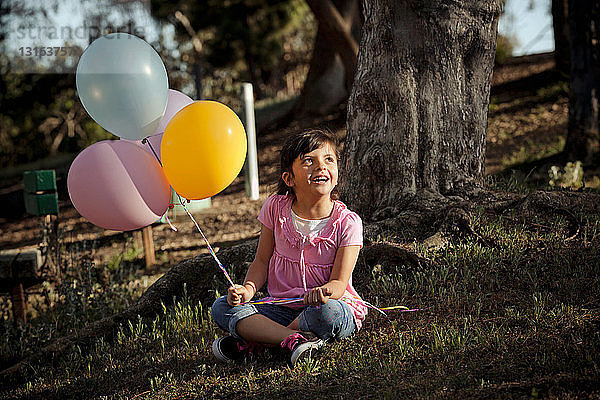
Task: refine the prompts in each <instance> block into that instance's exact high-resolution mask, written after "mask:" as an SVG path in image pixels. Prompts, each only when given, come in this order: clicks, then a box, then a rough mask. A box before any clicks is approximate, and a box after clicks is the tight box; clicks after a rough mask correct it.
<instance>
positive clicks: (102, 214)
mask: <svg viewBox="0 0 600 400" xmlns="http://www.w3.org/2000/svg"><path fill="white" fill-rule="evenodd" d="M67 187H68V189H69V196H70V197H71V201H72V203H73V205H74V206H75V208H76V209H77V211H79V213H80V214H81V215H82V216H84V217H85V218H86V219H88V220H89V221H90V222H91V223H93V224H95V225H98V226H100V227H102V228H106V229H112V230H117V231H129V230H133V229H139V228H142V227H144V226H147V225H149V224H151V223H153V222H155V221H156V220H158V219H159V218H160V217H161V216H162V215H163V214H164V213H165V212H166V211H167V208H168V207H169V202H170V198H171V189H170V186H169V183H168V182H167V178H166V177H165V174H164V173H163V170H162V168H161V167H160V165H159V163H158V161H156V159H155V158H154V156H152V155H150V154H149V153H147V152H145V151H144V150H142V149H141V148H140V147H139V146H138V145H136V144H135V143H132V142H131V141H127V140H104V141H101V142H98V143H94V144H92V145H91V146H88V147H87V148H85V149H84V150H83V151H82V152H81V153H79V155H78V156H77V157H76V158H75V160H74V161H73V164H71V168H70V169H69V175H68V177H67Z"/></svg>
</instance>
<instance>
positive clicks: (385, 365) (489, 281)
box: [0, 212, 600, 399]
mask: <svg viewBox="0 0 600 400" xmlns="http://www.w3.org/2000/svg"><path fill="white" fill-rule="evenodd" d="M578 217H579V219H580V220H581V221H582V227H581V232H580V234H579V235H578V236H577V237H576V238H575V239H572V240H566V238H567V236H568V233H567V231H568V230H567V221H566V220H563V219H561V218H556V219H554V220H552V221H550V222H548V221H522V220H518V219H516V218H514V217H512V216H510V215H507V216H490V215H487V214H485V213H483V212H479V213H478V214H477V215H475V217H474V219H473V221H474V227H475V229H476V230H477V231H478V232H480V233H481V234H482V235H483V236H485V237H487V238H490V239H492V240H493V242H494V243H495V246H492V245H485V244H482V243H480V242H475V241H473V240H470V239H453V240H451V242H450V243H449V245H447V246H446V247H445V248H443V249H441V250H437V251H430V250H426V249H423V248H418V246H417V250H418V252H419V253H420V255H421V256H423V257H426V258H428V259H429V260H431V261H432V262H431V264H430V265H422V266H420V267H418V266H414V265H390V264H381V265H375V266H373V267H372V268H371V275H370V277H368V279H366V281H367V284H365V285H364V286H363V287H361V288H359V292H360V293H361V294H362V295H363V296H364V298H365V299H367V300H368V301H370V302H372V303H374V304H377V305H379V306H388V305H405V306H408V307H411V308H421V309H423V310H422V311H418V312H411V313H401V312H397V311H389V312H388V316H387V317H385V316H383V315H380V314H378V313H376V312H371V313H370V315H369V316H368V318H367V320H366V322H365V326H364V328H363V329H362V330H361V331H360V332H359V333H358V334H357V335H355V336H354V337H352V338H350V339H347V340H343V341H339V342H335V343H331V344H328V345H327V346H326V348H325V350H324V351H323V352H322V354H321V355H320V356H318V357H315V358H313V359H309V360H307V361H305V362H303V363H302V364H300V365H299V366H298V367H297V368H295V369H290V368H289V367H287V366H286V364H285V362H284V360H283V359H282V358H281V357H280V356H278V355H277V354H275V353H274V352H267V354H265V355H263V356H261V357H259V358H258V359H256V360H253V361H247V362H245V363H241V364H235V365H224V364H220V363H218V362H217V361H216V359H215V358H214V356H213V355H212V352H211V348H210V345H211V342H212V340H214V338H215V337H217V336H218V335H221V334H222V333H221V332H220V331H219V330H218V329H217V328H215V326H214V324H213V323H212V321H211V319H210V313H209V312H208V310H207V309H206V308H203V307H202V306H201V305H200V304H198V303H195V302H193V301H191V300H190V299H189V298H188V297H187V296H186V294H185V290H184V291H182V297H181V298H180V299H178V300H177V301H176V302H175V303H174V305H173V306H171V307H169V308H167V307H163V309H162V310H161V312H159V313H158V314H157V315H156V316H155V317H154V318H153V319H148V320H143V319H138V320H134V321H130V322H129V323H127V324H124V325H122V326H121V327H120V328H119V330H118V332H117V334H116V335H115V336H114V337H112V338H110V339H109V338H99V339H98V340H97V341H96V342H94V343H93V344H92V345H91V346H89V347H86V348H80V347H76V348H73V349H71V351H70V352H69V353H68V354H67V355H65V356H63V357H61V358H59V359H57V360H54V361H53V362H51V363H50V362H49V363H45V364H44V365H38V366H31V368H30V370H29V371H28V375H27V377H26V379H25V380H24V381H23V382H21V383H19V384H17V385H16V386H15V385H13V386H8V387H5V388H3V389H1V390H2V391H0V397H2V398H13V397H33V398H42V397H43V398H49V399H52V398H56V399H58V398H111V399H121V398H123V399H124V398H133V397H135V398H136V399H144V398H147V399H150V398H165V399H179V398H234V397H240V398H300V399H312V398H365V399H366V398H383V399H386V398H389V399H396V398H441V397H444V398H447V397H451V398H487V397H495V398H499V397H501V398H505V397H509V398H513V397H519V398H521V397H525V398H530V397H533V398H536V397H561V398H562V397H569V398H570V397H588V396H591V397H593V396H598V395H599V394H600V392H599V388H598V384H597V382H598V381H599V380H600V363H599V359H598V354H600V330H599V329H598V327H599V326H600V313H599V311H600V301H599V298H598V293H600V275H599V274H598V266H599V265H600V250H599V249H600V217H599V216H597V215H580V216H578ZM359 262H364V260H362V259H361V260H359ZM92 287H93V284H92ZM111 290H112V289H111ZM114 291H115V292H116V291H117V289H116V288H115V289H114ZM86 293H87V292H86ZM88 296H89V294H88ZM123 296H130V297H129V300H128V302H131V301H133V300H134V299H135V297H136V296H135V295H134V294H133V292H128V291H127V290H124V292H123ZM108 299H109V297H107V301H108ZM64 302H65V303H68V302H73V307H72V310H73V312H76V313H82V312H83V311H82V310H83V306H82V305H81V304H80V302H78V300H76V298H75V297H74V296H73V297H70V298H65V299H64ZM88 307H89V305H88ZM92 308H93V307H92ZM56 312H57V311H54V310H52V309H50V310H48V311H47V312H46V313H45V314H44V313H40V315H39V316H38V317H37V322H36V321H35V320H34V321H32V324H31V325H32V326H38V327H42V326H45V327H46V328H44V329H46V330H43V331H36V330H35V329H28V328H23V329H22V330H21V331H19V333H18V334H16V333H13V334H11V335H9V336H4V343H3V349H5V350H3V351H4V352H6V349H7V348H14V349H17V348H22V349H21V350H19V351H17V352H15V354H13V356H16V355H22V354H25V353H26V352H27V351H32V350H34V347H35V346H36V345H37V346H39V345H40V344H41V342H36V339H35V338H36V337H38V336H46V337H55V336H56V335H57V334H58V333H57V331H53V330H52V328H50V325H44V324H41V321H46V320H50V321H52V320H54V321H56V320H60V318H63V317H64V315H63V314H61V317H60V318H58V317H57V316H56V315H54V314H53V313H56ZM77 315H81V314H77ZM79 318H80V319H81V320H84V319H90V318H91V316H80V317H79ZM75 319H76V317H74V319H73V320H75ZM36 324H37V325H36ZM5 325H6V324H5ZM4 329H5V332H4V333H6V329H7V328H6V327H5V328H4ZM3 357H6V355H5V353H3Z"/></svg>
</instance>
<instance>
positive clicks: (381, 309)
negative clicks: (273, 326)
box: [240, 295, 426, 317]
mask: <svg viewBox="0 0 600 400" xmlns="http://www.w3.org/2000/svg"><path fill="white" fill-rule="evenodd" d="M352 297H353V298H351V299H350V298H347V297H343V298H341V299H340V300H342V301H345V302H346V303H362V304H363V305H364V306H366V307H367V308H372V309H374V310H377V311H378V312H380V313H382V314H383V315H385V316H386V317H387V316H388V315H387V314H386V313H385V311H389V310H399V311H400V312H414V311H423V310H426V308H413V309H409V308H408V307H406V306H390V307H376V306H374V305H373V304H371V303H369V302H368V301H365V300H363V299H361V298H359V297H356V296H354V295H352ZM301 301H304V298H303V297H288V298H284V299H270V300H255V301H247V302H244V303H240V305H245V304H253V305H260V304H291V303H298V302H301Z"/></svg>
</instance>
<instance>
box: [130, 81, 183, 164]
mask: <svg viewBox="0 0 600 400" xmlns="http://www.w3.org/2000/svg"><path fill="white" fill-rule="evenodd" d="M193 102H194V100H192V99H191V98H190V97H189V96H186V95H185V94H183V93H181V92H178V91H177V90H173V89H169V100H168V101H167V110H166V111H165V115H164V116H163V118H162V119H161V121H160V124H159V125H158V128H156V130H155V131H154V133H153V134H152V135H151V136H148V137H147V138H146V139H147V140H148V142H150V143H149V144H148V143H143V140H136V141H132V143H136V144H138V145H139V146H140V147H142V148H143V149H144V150H146V151H147V152H149V153H150V154H152V155H153V156H155V158H156V157H158V160H159V161H160V160H161V158H160V143H161V141H162V137H163V133H164V131H165V128H166V127H167V124H168V123H169V121H170V120H171V118H173V116H174V115H175V114H177V112H178V111H179V110H181V109H182V108H183V107H185V106H187V105H188V104H191V103H193ZM150 146H152V147H150ZM152 150H154V151H152ZM155 154H156V155H155Z"/></svg>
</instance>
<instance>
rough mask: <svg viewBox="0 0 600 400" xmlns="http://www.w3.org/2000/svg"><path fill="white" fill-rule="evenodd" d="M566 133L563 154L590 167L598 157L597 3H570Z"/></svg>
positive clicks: (599, 55) (577, 0)
mask: <svg viewBox="0 0 600 400" xmlns="http://www.w3.org/2000/svg"><path fill="white" fill-rule="evenodd" d="M568 16H569V20H568V24H569V33H570V36H569V37H570V47H571V70H570V90H569V132H568V135H567V142H566V144H565V149H564V153H565V156H566V157H567V158H568V159H570V160H580V161H582V162H583V163H584V164H587V165H590V164H594V163H597V162H598V157H599V156H600V136H599V133H598V132H599V131H598V128H599V121H598V118H599V116H600V114H599V110H598V104H599V101H600V32H599V29H600V2H599V1H598V0H585V1H583V0H581V1H580V0H569V10H568Z"/></svg>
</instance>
